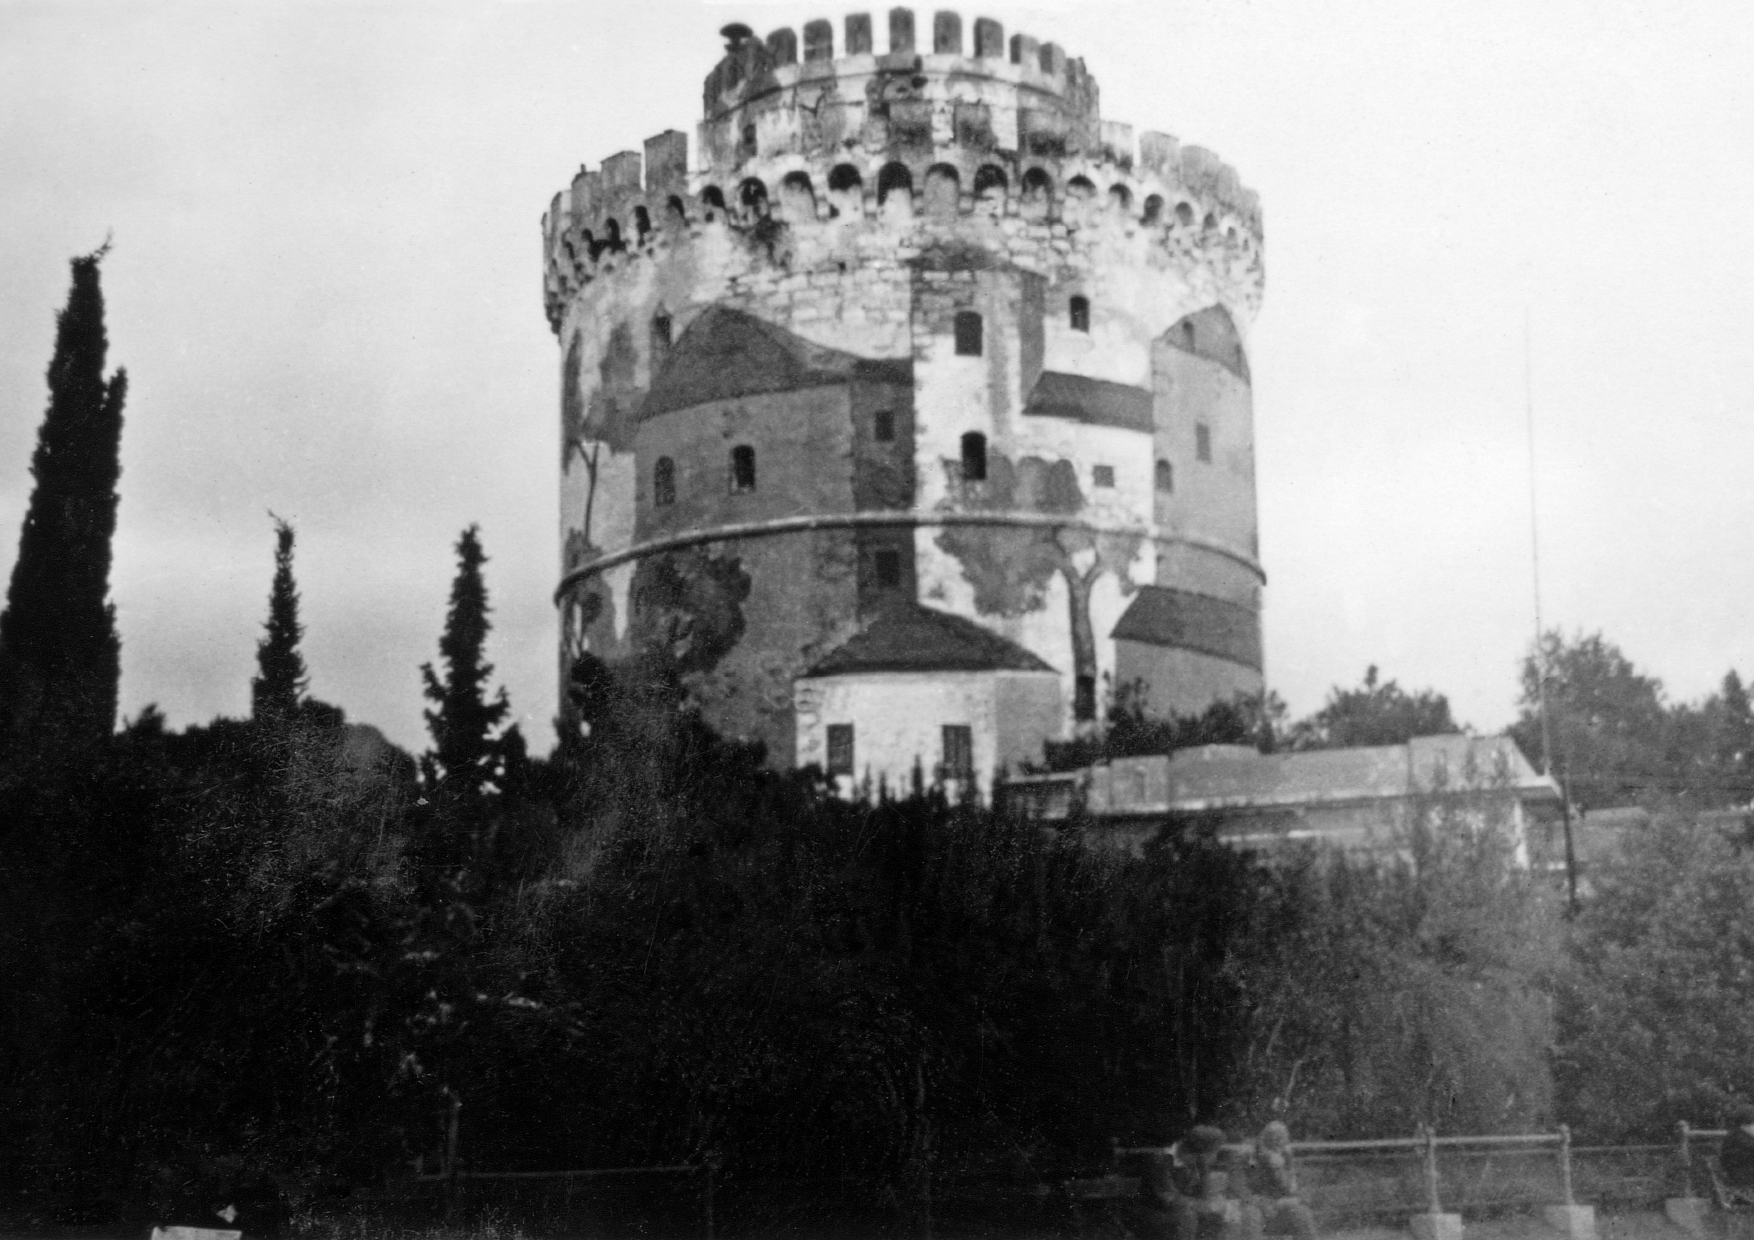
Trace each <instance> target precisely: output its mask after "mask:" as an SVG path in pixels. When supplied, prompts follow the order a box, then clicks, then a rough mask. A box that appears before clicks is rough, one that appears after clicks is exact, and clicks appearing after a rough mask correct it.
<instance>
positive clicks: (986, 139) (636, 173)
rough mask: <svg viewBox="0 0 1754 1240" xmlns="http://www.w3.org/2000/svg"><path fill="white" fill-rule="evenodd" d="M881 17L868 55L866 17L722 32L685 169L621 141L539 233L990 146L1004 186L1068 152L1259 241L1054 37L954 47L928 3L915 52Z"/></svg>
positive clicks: (680, 160)
mask: <svg viewBox="0 0 1754 1240" xmlns="http://www.w3.org/2000/svg"><path fill="white" fill-rule="evenodd" d="M888 25H889V45H890V48H891V49H892V50H891V51H889V52H888V53H885V54H878V53H877V52H876V51H875V50H874V48H873V39H872V29H871V17H870V15H869V14H865V13H854V14H851V15H849V16H848V17H847V18H846V25H845V36H846V37H845V41H844V43H843V45H842V47H843V51H844V53H845V54H844V55H842V56H841V57H839V58H838V59H837V58H836V57H835V55H834V52H835V46H834V29H833V26H832V25H831V24H830V23H829V22H827V21H813V22H809V23H807V24H806V25H805V26H804V38H803V40H802V45H801V46H800V42H799V40H798V38H797V35H796V34H795V32H794V31H792V30H791V29H790V28H782V29H779V30H776V31H773V32H772V33H771V34H769V35H768V37H767V38H766V39H765V40H764V39H759V38H757V37H755V35H754V34H753V33H752V32H750V31H749V29H748V27H746V26H741V25H732V26H727V27H726V28H725V37H726V43H727V48H726V52H725V54H724V56H723V57H722V59H721V60H720V62H719V64H718V65H717V66H715V68H714V69H713V71H712V73H710V74H709V75H708V76H707V80H706V101H705V102H706V107H705V119H704V120H703V121H702V122H701V123H700V132H699V153H698V158H697V169H696V171H695V172H694V173H693V174H692V176H691V175H690V174H689V173H688V171H687V167H688V141H687V138H686V137H685V136H684V135H683V134H681V133H678V132H677V131H675V130H668V131H666V132H664V133H662V134H659V135H657V136H656V137H654V138H651V139H648V140H647V142H646V144H645V158H644V161H643V163H644V175H643V178H642V175H641V159H640V156H639V154H638V153H637V152H632V151H624V152H622V153H620V154H618V155H614V156H611V157H610V158H608V159H606V160H605V161H604V162H603V165H602V168H601V169H600V170H599V171H597V172H591V171H588V170H587V169H585V168H581V169H580V170H579V175H578V176H577V177H575V178H574V179H573V183H572V185H571V186H570V187H569V189H568V190H567V191H565V192H563V194H562V196H561V202H560V203H558V204H557V206H560V207H563V208H564V212H565V214H566V216H567V217H568V218H567V219H566V221H565V222H564V223H563V222H562V221H561V220H560V219H559V217H558V216H553V217H551V219H550V221H549V230H550V231H551V232H552V231H554V230H555V229H556V228H557V226H558V227H561V228H564V227H565V226H566V225H569V224H577V225H579V226H582V227H586V228H591V229H592V231H593V232H594V233H596V234H598V235H599V236H600V235H601V231H602V229H601V227H599V225H600V224H601V223H602V221H604V220H605V219H607V218H613V219H614V220H615V221H616V222H617V225H618V227H619V228H620V229H621V230H622V231H624V232H625V231H627V230H628V229H629V227H630V222H629V219H628V217H629V216H631V215H632V214H633V211H634V208H635V207H640V208H643V209H644V210H645V211H646V212H647V213H648V216H650V217H651V218H652V219H653V220H656V218H657V216H658V215H659V214H660V213H661V212H662V210H663V208H664V207H665V206H666V205H668V204H669V203H670V202H671V200H672V199H674V201H675V203H676V204H677V205H680V206H682V207H683V208H684V213H685V214H691V212H690V211H689V210H688V208H689V206H690V201H689V200H690V199H691V198H693V197H694V195H695V194H697V193H702V192H704V191H705V190H706V189H707V188H708V187H709V186H717V187H718V188H719V191H720V193H721V194H726V195H729V194H734V193H735V187H736V186H737V185H738V184H739V183H740V182H741V181H742V180H743V179H744V174H745V173H746V171H747V170H749V169H751V168H753V167H755V166H757V165H766V166H768V167H771V166H772V165H773V164H774V162H775V160H776V159H778V160H784V159H786V158H787V157H791V158H792V159H793V161H794V163H795V164H797V165H799V166H801V167H808V168H811V169H812V170H814V171H816V172H818V173H821V172H824V171H825V170H827V169H829V168H832V167H835V166H838V165H841V164H845V163H851V164H853V165H856V166H867V165H868V166H877V165H880V164H882V163H884V162H886V161H887V160H895V161H899V162H901V163H903V164H906V165H910V166H914V167H915V168H916V171H917V170H923V169H924V168H925V167H927V166H928V165H930V164H932V163H935V162H941V161H944V160H945V159H946V158H948V161H949V162H951V163H953V164H959V165H960V164H967V165H968V167H969V169H971V170H972V169H973V168H975V167H977V166H978V165H979V164H980V163H982V162H985V161H984V159H983V158H982V157H985V156H991V155H998V156H1003V157H1004V159H1003V160H1002V161H1000V162H1001V163H1002V164H1004V165H1008V171H1010V172H1012V173H1013V174H1015V175H1014V176H1013V180H1014V181H1015V177H1016V176H1020V175H1021V174H1022V173H1023V172H1024V171H1025V170H1026V168H1027V166H1028V165H1031V164H1036V163H1040V164H1042V165H1044V166H1045V167H1046V168H1047V169H1048V170H1049V171H1050V173H1051V172H1054V171H1056V169H1055V165H1056V164H1057V163H1062V162H1065V161H1066V160H1067V158H1068V157H1072V158H1073V159H1076V158H1077V157H1080V156H1083V157H1090V158H1098V159H1100V160H1101V161H1102V162H1104V163H1113V164H1116V165H1118V166H1120V167H1121V168H1123V169H1126V170H1135V169H1136V170H1137V171H1138V172H1139V173H1140V174H1141V176H1140V178H1139V179H1140V180H1147V179H1149V180H1153V181H1157V182H1160V183H1162V184H1163V185H1164V186H1165V187H1166V188H1168V189H1169V190H1171V191H1173V190H1174V189H1176V188H1185V189H1186V190H1187V191H1188V192H1189V193H1190V194H1191V195H1193V196H1194V197H1197V198H1198V199H1200V200H1201V201H1202V203H1203V204H1205V206H1206V207H1216V208H1217V209H1218V212H1219V214H1221V215H1222V214H1226V213H1229V214H1233V215H1235V216H1236V217H1238V218H1239V219H1240V220H1241V221H1242V222H1243V224H1244V226H1245V227H1247V228H1249V230H1250V231H1251V232H1253V233H1254V234H1255V235H1256V237H1257V238H1258V237H1259V236H1260V233H1261V227H1260V201H1259V199H1258V197H1257V196H1256V195H1255V194H1254V193H1253V192H1251V191H1249V190H1247V189H1244V188H1243V187H1242V185H1241V183H1240V181H1239V179H1238V178H1237V175H1236V173H1235V171H1234V170H1233V169H1231V168H1230V167H1228V166H1227V165H1225V164H1224V163H1223V162H1222V161H1221V160H1219V159H1218V158H1217V156H1215V155H1213V154H1212V153H1211V152H1209V151H1206V150H1203V149H1201V148H1199V147H1187V148H1185V149H1184V148H1182V147H1181V146H1180V145H1179V143H1177V141H1176V140H1175V139H1174V138H1173V137H1170V136H1168V135H1166V134H1155V133H1146V134H1143V135H1141V136H1140V137H1139V139H1138V140H1137V141H1135V138H1134V135H1133V130H1132V127H1131V126H1128V125H1123V124H1117V123H1115V122H1110V121H1103V120H1102V119H1101V117H1100V112H1099V107H1098V91H1097V86H1096V80H1095V78H1093V77H1092V76H1091V75H1090V74H1088V73H1087V72H1086V71H1085V69H1084V65H1083V62H1082V61H1080V60H1068V59H1067V58H1066V55H1065V53H1064V52H1063V51H1062V50H1061V49H1060V48H1059V47H1058V46H1056V45H1055V44H1052V43H1047V44H1041V43H1038V42H1037V41H1036V40H1035V39H1033V38H1031V37H1030V36H1028V35H1022V34H1017V35H1013V36H1011V38H1010V39H1009V40H1007V39H1006V38H1005V32H1004V28H1003V27H1002V26H1000V24H999V23H998V22H996V21H993V20H992V19H990V18H984V17H983V18H979V19H977V20H976V21H975V22H974V23H973V27H972V40H971V42H970V43H969V44H968V45H966V46H965V43H964V40H963V28H962V19H961V17H960V15H958V14H956V13H954V12H950V11H939V12H938V13H936V14H935V15H934V18H933V23H932V29H931V32H930V38H929V40H928V41H927V42H929V44H930V46H931V48H932V49H933V50H932V51H930V52H927V51H926V50H925V47H926V45H927V42H922V41H920V40H917V39H916V37H915V28H914V13H913V10H911V9H904V8H897V9H892V10H891V11H890V12H889V14H888ZM898 48H899V49H901V50H895V49H898ZM965 52H972V53H973V54H972V55H967V54H965ZM642 179H643V185H642ZM817 179H818V180H819V181H820V179H821V178H820V176H819V177H818V178H817ZM1056 179H1058V178H1056ZM691 188H692V190H693V191H694V192H693V193H691V192H690V191H691ZM636 200H637V201H636ZM731 205H732V207H733V208H735V206H736V205H737V204H736V203H734V202H733V203H732V204H731Z"/></svg>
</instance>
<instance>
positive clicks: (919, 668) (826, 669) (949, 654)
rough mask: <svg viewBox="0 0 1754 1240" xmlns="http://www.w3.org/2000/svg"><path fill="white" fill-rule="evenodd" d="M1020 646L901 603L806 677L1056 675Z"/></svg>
mask: <svg viewBox="0 0 1754 1240" xmlns="http://www.w3.org/2000/svg"><path fill="white" fill-rule="evenodd" d="M1053 670H1054V669H1053V668H1051V667H1049V666H1048V665H1047V664H1046V663H1044V662H1042V661H1041V660H1040V659H1038V658H1037V657H1036V656H1035V655H1033V654H1031V653H1030V652H1029V651H1027V650H1025V649H1024V648H1023V647H1022V646H1019V645H1018V644H1017V643H1016V642H1014V641H1010V640H1008V639H1006V638H1003V637H1000V636H999V635H998V634H997V633H994V632H991V631H990V630H988V629H985V628H982V627H981V626H980V625H978V624H976V623H975V622H974V621H972V620H965V619H963V618H962V617H961V616H953V615H951V614H949V613H948V612H942V611H935V610H934V609H932V608H930V607H921V606H920V605H919V604H918V603H911V602H908V603H897V604H895V605H893V606H891V607H887V608H885V609H884V610H883V612H882V613H881V614H879V615H878V617H877V618H876V619H875V620H873V621H872V622H871V623H870V624H868V625H866V626H865V628H863V629H861V630H860V631H859V632H858V633H855V634H854V635H853V636H852V637H850V638H848V639H847V640H846V641H845V642H843V643H842V644H841V645H840V646H838V647H836V648H835V649H834V650H832V651H830V652H829V653H828V654H827V655H825V656H824V657H823V658H822V660H821V661H820V662H818V663H817V664H816V666H814V667H812V668H811V669H810V670H809V671H807V672H805V673H804V677H805V678H806V679H808V678H811V677H818V676H847V675H856V674H860V673H867V672H1004V671H1011V672H1052V671H1053Z"/></svg>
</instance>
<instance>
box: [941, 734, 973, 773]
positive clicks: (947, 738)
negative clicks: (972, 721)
mask: <svg viewBox="0 0 1754 1240" xmlns="http://www.w3.org/2000/svg"><path fill="white" fill-rule="evenodd" d="M943 770H944V778H945V779H968V778H969V777H971V776H972V775H973V774H974V729H973V728H971V727H969V726H968V725H967V724H966V723H947V724H945V725H944V768H943Z"/></svg>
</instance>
